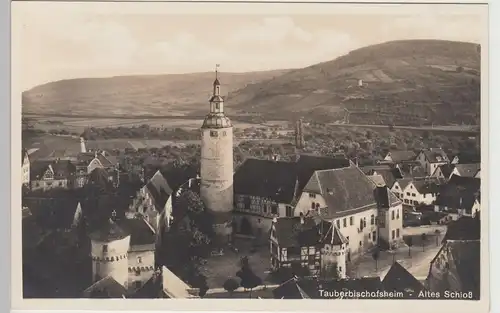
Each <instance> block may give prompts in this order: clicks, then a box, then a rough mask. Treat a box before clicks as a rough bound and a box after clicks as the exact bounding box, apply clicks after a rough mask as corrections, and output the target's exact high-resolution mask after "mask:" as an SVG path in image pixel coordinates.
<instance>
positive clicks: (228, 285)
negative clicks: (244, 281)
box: [222, 278, 240, 297]
mask: <svg viewBox="0 0 500 313" xmlns="http://www.w3.org/2000/svg"><path fill="white" fill-rule="evenodd" d="M239 286H240V284H239V283H238V281H237V280H236V279H233V278H228V279H227V280H226V281H225V282H224V285H222V287H224V290H226V291H227V292H229V296H230V297H232V296H233V292H234V291H235V290H236V289H238V287H239Z"/></svg>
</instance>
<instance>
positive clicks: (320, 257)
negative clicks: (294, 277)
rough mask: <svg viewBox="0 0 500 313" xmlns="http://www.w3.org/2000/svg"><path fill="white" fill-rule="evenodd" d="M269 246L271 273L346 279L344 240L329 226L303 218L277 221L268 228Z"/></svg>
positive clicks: (318, 220)
mask: <svg viewBox="0 0 500 313" xmlns="http://www.w3.org/2000/svg"><path fill="white" fill-rule="evenodd" d="M270 245H271V268H272V269H273V270H274V271H277V270H278V269H280V268H282V267H285V268H290V269H292V270H293V269H294V268H305V269H307V271H308V272H309V273H310V275H314V276H319V275H322V276H323V275H330V274H332V275H335V276H334V277H335V278H345V275H346V245H347V239H346V238H345V237H344V236H342V234H341V233H340V231H339V230H338V229H337V228H336V227H335V226H334V225H333V224H332V223H330V222H326V221H323V220H321V219H319V218H318V219H315V218H313V217H305V216H300V217H280V218H277V219H275V220H274V222H273V224H272V226H271V232H270ZM328 271H336V273H328Z"/></svg>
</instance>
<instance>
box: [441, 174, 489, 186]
mask: <svg viewBox="0 0 500 313" xmlns="http://www.w3.org/2000/svg"><path fill="white" fill-rule="evenodd" d="M447 185H456V186H461V187H463V188H466V189H473V190H480V189H481V179H479V178H475V177H466V176H458V175H453V176H451V177H450V180H449V181H448V184H447Z"/></svg>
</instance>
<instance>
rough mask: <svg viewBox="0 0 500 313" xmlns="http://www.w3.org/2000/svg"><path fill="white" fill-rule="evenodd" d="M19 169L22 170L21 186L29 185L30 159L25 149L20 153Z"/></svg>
mask: <svg viewBox="0 0 500 313" xmlns="http://www.w3.org/2000/svg"><path fill="white" fill-rule="evenodd" d="M21 157H22V161H21V168H22V176H21V177H22V184H23V185H24V186H29V185H30V158H29V155H28V151H27V150H26V149H22V151H21Z"/></svg>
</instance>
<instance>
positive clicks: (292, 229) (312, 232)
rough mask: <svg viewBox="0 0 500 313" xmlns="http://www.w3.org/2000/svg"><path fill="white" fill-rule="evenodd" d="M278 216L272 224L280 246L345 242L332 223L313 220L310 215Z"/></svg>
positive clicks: (338, 243) (339, 243)
mask: <svg viewBox="0 0 500 313" xmlns="http://www.w3.org/2000/svg"><path fill="white" fill-rule="evenodd" d="M303 220H304V223H303V224H302V223H301V217H280V218H278V219H277V221H276V223H274V226H275V228H276V237H277V240H278V243H279V245H280V247H282V248H288V247H305V246H316V245H317V244H320V243H330V244H334V245H341V244H344V243H346V242H347V240H346V239H345V237H344V236H343V235H342V234H341V233H340V232H339V231H338V229H337V228H336V227H334V226H333V225H332V223H330V222H327V221H324V220H315V219H314V218H312V217H304V218H303Z"/></svg>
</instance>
